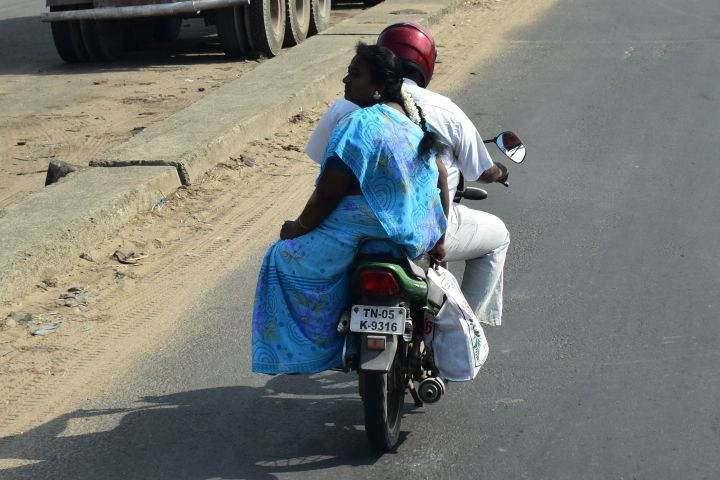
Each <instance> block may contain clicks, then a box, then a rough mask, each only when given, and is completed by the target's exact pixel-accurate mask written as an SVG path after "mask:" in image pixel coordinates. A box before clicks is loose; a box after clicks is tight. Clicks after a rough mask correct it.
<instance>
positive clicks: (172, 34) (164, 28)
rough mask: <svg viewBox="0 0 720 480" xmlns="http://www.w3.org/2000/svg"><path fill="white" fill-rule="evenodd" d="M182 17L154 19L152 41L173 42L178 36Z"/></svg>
mask: <svg viewBox="0 0 720 480" xmlns="http://www.w3.org/2000/svg"><path fill="white" fill-rule="evenodd" d="M181 29H182V17H177V16H175V17H156V18H155V19H154V21H153V39H155V40H157V41H158V42H174V41H175V40H177V38H178V37H179V36H180V30H181Z"/></svg>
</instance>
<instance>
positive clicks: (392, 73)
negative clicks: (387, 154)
mask: <svg viewBox="0 0 720 480" xmlns="http://www.w3.org/2000/svg"><path fill="white" fill-rule="evenodd" d="M355 52H356V53H357V56H358V57H360V58H362V59H363V60H364V61H365V63H366V64H367V66H368V70H369V71H370V79H371V80H372V82H373V83H376V84H378V85H384V86H385V88H384V89H383V91H382V93H381V97H380V101H384V102H396V103H399V104H400V105H402V107H403V110H405V114H406V115H408V116H410V112H408V111H407V109H406V108H405V105H404V104H403V100H402V94H401V89H402V85H403V77H404V73H405V70H404V66H403V63H402V61H401V60H400V59H399V58H398V57H396V56H395V54H394V53H393V52H392V51H390V50H389V49H388V48H385V47H381V46H379V45H368V44H366V43H363V42H359V43H358V45H357V47H356V49H355ZM415 106H416V107H417V109H418V112H419V113H420V128H422V130H423V133H424V134H423V138H422V140H421V141H420V145H419V147H418V153H419V154H420V158H426V157H427V155H428V154H429V153H430V152H431V151H435V150H436V149H437V144H438V139H437V135H436V134H435V133H434V132H431V131H430V130H429V129H428V126H427V122H426V121H425V115H424V114H423V111H422V109H421V108H420V106H419V105H417V104H416V105H415Z"/></svg>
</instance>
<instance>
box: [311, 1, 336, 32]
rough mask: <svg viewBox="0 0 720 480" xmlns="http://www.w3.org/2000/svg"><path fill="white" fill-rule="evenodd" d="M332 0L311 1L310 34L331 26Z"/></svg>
mask: <svg viewBox="0 0 720 480" xmlns="http://www.w3.org/2000/svg"><path fill="white" fill-rule="evenodd" d="M331 7H332V1H331V0H311V1H310V10H311V12H312V13H311V15H310V30H309V32H308V35H316V34H318V33H320V32H322V31H323V30H325V29H326V28H328V27H329V26H330V8H331Z"/></svg>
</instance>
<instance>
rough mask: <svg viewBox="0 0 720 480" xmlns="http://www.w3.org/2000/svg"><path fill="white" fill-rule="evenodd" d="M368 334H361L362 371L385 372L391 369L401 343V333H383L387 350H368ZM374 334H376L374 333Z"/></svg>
mask: <svg viewBox="0 0 720 480" xmlns="http://www.w3.org/2000/svg"><path fill="white" fill-rule="evenodd" d="M367 336H368V335H367V334H362V335H361V336H360V365H359V367H360V368H359V370H360V371H362V372H374V373H384V372H388V371H390V367H391V366H392V362H393V359H394V358H395V352H396V351H397V348H398V345H399V344H400V338H401V337H400V335H381V336H383V337H385V350H382V351H380V350H368V348H367ZM373 336H376V335H375V334H373Z"/></svg>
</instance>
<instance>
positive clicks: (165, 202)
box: [152, 198, 167, 210]
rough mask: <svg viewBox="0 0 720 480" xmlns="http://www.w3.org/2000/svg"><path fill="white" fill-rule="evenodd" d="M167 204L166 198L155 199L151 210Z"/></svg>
mask: <svg viewBox="0 0 720 480" xmlns="http://www.w3.org/2000/svg"><path fill="white" fill-rule="evenodd" d="M166 204H167V200H165V198H161V199H160V200H158V201H157V203H156V204H155V205H154V206H153V208H152V209H153V210H162V208H163V207H164V206H165V205H166Z"/></svg>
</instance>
